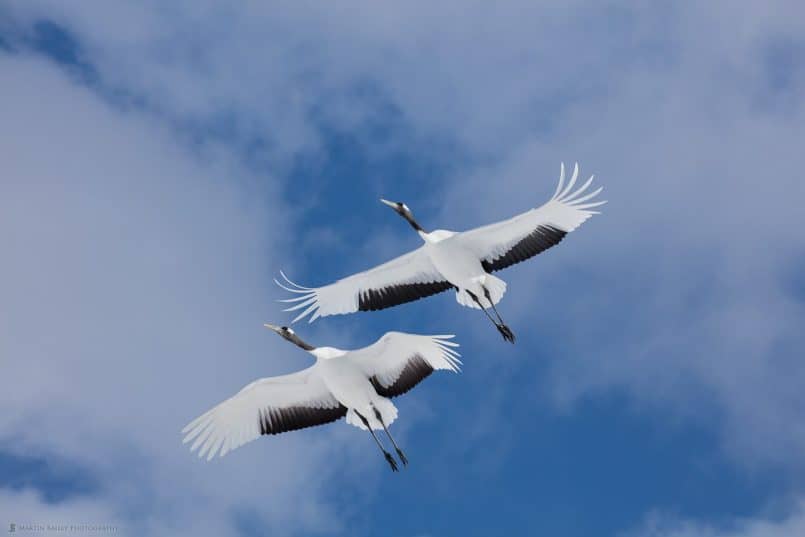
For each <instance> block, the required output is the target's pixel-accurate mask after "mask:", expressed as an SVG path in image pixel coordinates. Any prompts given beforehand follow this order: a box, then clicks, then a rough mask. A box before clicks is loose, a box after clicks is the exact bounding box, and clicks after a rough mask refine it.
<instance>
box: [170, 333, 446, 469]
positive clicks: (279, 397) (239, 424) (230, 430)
mask: <svg viewBox="0 0 805 537" xmlns="http://www.w3.org/2000/svg"><path fill="white" fill-rule="evenodd" d="M266 327H268V328H270V329H271V330H274V331H275V332H277V333H278V334H279V335H280V336H282V337H283V338H284V339H286V340H288V341H291V342H292V343H294V344H295V345H297V346H299V347H301V348H302V349H304V350H305V351H307V352H309V353H310V354H311V355H313V356H314V357H315V359H316V362H315V363H314V364H313V365H312V366H310V367H308V368H307V369H303V370H301V371H298V372H296V373H291V374H290V375H282V376H279V377H268V378H264V379H260V380H257V381H255V382H252V383H251V384H249V385H248V386H246V387H244V388H243V389H242V390H241V391H240V392H238V393H237V394H236V395H234V396H233V397H231V398H229V399H227V400H226V401H224V402H223V403H221V404H219V405H217V406H216V407H214V408H212V409H210V410H209V411H207V412H206V413H204V414H202V415H201V416H199V417H198V418H196V419H195V420H193V421H191V422H190V423H189V424H188V425H187V426H186V427H185V428H184V429H183V430H182V432H183V433H184V434H185V437H184V442H185V443H187V442H191V441H192V442H193V444H192V446H191V451H196V450H198V454H199V457H202V456H206V457H207V459H208V460H209V459H211V458H212V457H214V456H215V455H216V454H220V456H223V455H225V454H226V453H227V452H228V451H230V450H232V449H235V448H237V447H240V446H241V445H243V444H245V443H247V442H250V441H252V440H254V439H256V438H257V437H259V436H260V435H266V434H279V433H283V432H287V431H292V430H296V429H302V428H305V427H312V426H315V425H322V424H325V423H329V422H332V421H336V420H338V419H340V418H343V417H346V421H347V423H349V424H350V425H354V426H356V427H359V428H361V429H363V430H368V431H370V432H371V434H372V437H373V438H374V440H375V442H377V445H378V446H379V447H380V449H381V451H382V452H383V455H384V457H385V458H386V460H387V461H388V463H389V465H391V467H392V469H393V470H395V471H396V470H397V464H396V462H395V461H394V459H393V457H392V456H391V454H390V453H389V452H388V451H386V450H385V448H384V447H383V445H382V444H381V443H380V440H379V439H378V438H377V436H376V435H375V430H381V429H382V430H383V431H385V433H386V434H387V435H388V438H389V440H390V441H391V443H392V445H393V446H394V448H395V450H396V451H397V455H398V457H399V458H400V460H401V461H402V463H403V464H408V460H407V459H406V457H405V455H404V454H403V452H402V450H400V448H399V447H398V446H397V444H396V443H395V442H394V439H393V438H392V436H391V434H390V433H389V431H388V426H389V425H391V424H392V423H393V422H394V421H395V420H396V419H397V407H396V406H395V405H394V403H392V402H391V397H395V396H398V395H402V394H403V393H405V392H407V391H408V390H410V389H411V388H413V387H414V386H415V385H416V384H418V383H419V382H421V381H422V380H423V379H424V378H426V377H427V376H429V375H430V374H431V373H432V372H433V371H435V370H437V369H446V370H449V371H453V372H458V370H459V365H460V364H461V361H460V360H459V354H458V353H457V352H456V351H455V350H454V348H455V347H457V346H458V344H456V343H453V342H451V341H449V340H450V339H452V337H453V336H451V335H443V336H421V335H416V334H405V333H402V332H389V333H387V334H385V335H384V336H383V337H381V338H380V339H379V340H378V341H377V342H375V343H374V344H372V345H370V346H368V347H364V348H362V349H356V350H351V351H348V350H342V349H337V348H335V347H313V346H311V345H309V344H307V343H305V342H304V341H302V340H301V339H300V338H299V336H297V335H296V333H295V332H294V331H293V330H291V329H290V328H288V327H286V326H283V327H278V326H274V325H268V324H267V325H266Z"/></svg>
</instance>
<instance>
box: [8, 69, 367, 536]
mask: <svg viewBox="0 0 805 537" xmlns="http://www.w3.org/2000/svg"><path fill="white" fill-rule="evenodd" d="M0 70H2V72H3V73H4V74H5V75H6V76H5V77H4V78H5V83H4V98H3V99H2V100H0V115H1V116H2V117H3V122H2V126H0V147H2V159H1V160H2V162H3V178H2V182H1V183H0V185H1V187H2V188H1V189H0V191H1V194H0V227H2V228H3V229H4V230H5V232H4V233H3V234H2V237H0V249H2V252H3V263H2V264H0V296H2V303H3V308H2V309H1V310H0V355H2V357H3V369H4V371H6V376H5V377H6V378H7V379H8V380H9V382H7V385H6V387H5V388H4V389H3V391H2V393H1V394H0V406H2V407H3V408H13V409H14V412H5V413H3V415H2V417H0V440H1V441H2V444H0V445H2V447H3V449H4V450H10V451H12V452H15V453H17V454H25V455H30V454H39V455H44V456H56V457H59V458H60V459H63V460H66V461H67V462H68V463H70V464H77V465H79V466H81V467H84V468H87V469H88V471H90V472H92V473H93V474H97V475H96V477H97V481H98V482H99V483H100V485H99V486H100V487H101V489H100V490H99V491H98V495H99V496H100V497H102V498H103V500H95V499H90V500H86V502H83V501H80V502H76V503H75V504H74V505H76V506H78V507H80V508H81V509H79V511H80V512H83V508H84V506H90V507H92V509H96V510H95V511H93V510H90V511H87V512H89V513H90V514H92V513H97V514H98V516H99V517H100V516H101V515H103V517H113V519H112V520H95V522H110V523H111V522H119V523H121V524H125V525H126V526H127V527H130V526H131V525H132V524H134V522H133V521H134V520H138V521H139V522H137V524H138V525H137V527H136V528H134V530H136V532H137V533H143V534H144V533H165V532H166V531H168V530H167V529H166V528H173V530H175V532H180V533H192V534H197V535H204V534H214V535H222V534H223V535H225V534H234V533H235V529H234V523H233V517H234V516H235V515H236V513H242V512H247V513H248V512H250V511H251V510H253V511H254V512H255V513H257V514H258V515H257V516H258V519H262V522H263V523H264V524H265V525H266V527H267V528H268V529H270V530H271V531H272V532H274V534H281V533H283V532H287V533H293V532H295V531H297V530H299V529H305V530H310V531H313V530H327V531H328V532H329V531H333V530H335V529H337V528H339V527H340V525H341V524H342V516H343V515H339V516H336V515H335V514H334V512H333V510H332V509H333V508H334V504H332V503H331V502H330V501H329V500H327V499H326V498H327V494H326V486H327V483H328V482H329V481H328V480H329V478H330V477H331V476H332V475H333V474H334V473H337V472H340V470H338V469H337V468H333V467H332V466H331V464H330V462H331V461H332V459H333V458H334V457H338V458H339V459H341V460H344V461H345V463H348V461H350V460H351V457H352V456H356V455H359V454H362V453H364V452H363V451H361V450H362V448H363V447H365V448H366V449H367V451H368V449H369V448H371V447H372V446H371V445H369V444H368V443H367V444H366V445H365V446H364V445H363V444H361V443H355V442H353V440H354V438H355V437H354V436H352V435H349V433H350V432H352V431H348V430H347V429H346V428H345V427H344V426H343V425H341V426H340V427H338V426H334V427H332V428H329V429H328V430H318V431H313V432H312V433H313V434H309V433H306V432H303V433H299V434H296V435H289V436H288V437H285V438H283V439H282V440H281V441H278V442H270V441H263V442H255V443H253V444H251V445H248V446H246V447H244V448H242V449H241V450H239V451H238V453H237V456H233V457H227V458H224V459H221V460H219V461H217V462H215V463H213V464H203V463H200V462H199V461H198V460H197V459H196V458H195V457H193V456H191V455H190V453H189V452H188V449H187V446H183V445H182V444H181V441H180V435H179V429H180V428H181V427H182V426H183V425H184V424H185V423H186V422H187V421H189V420H190V419H191V418H193V417H195V416H196V415H198V414H200V413H201V412H202V411H203V410H205V409H206V408H208V407H210V406H212V405H213V404H215V403H217V402H219V401H220V400H222V399H223V398H225V397H228V396H229V395H231V394H232V393H234V392H235V391H236V390H238V389H239V388H240V387H241V386H243V385H244V384H246V383H247V382H250V381H251V380H253V379H254V378H257V377H259V376H265V375H267V374H271V373H276V374H279V373H284V372H287V371H291V370H293V369H295V368H298V367H300V366H301V365H306V364H307V361H306V360H305V359H304V357H302V356H300V355H299V354H298V353H293V351H292V349H291V348H289V347H288V346H287V345H286V344H284V343H283V342H282V341H281V340H280V339H279V338H276V337H272V334H270V333H269V332H267V331H265V330H264V329H263V328H262V326H261V325H262V322H264V321H267V320H270V319H272V318H274V317H275V316H276V314H277V313H276V311H275V310H274V308H273V306H272V301H271V298H273V297H274V294H273V293H274V291H273V289H272V288H271V285H272V284H271V283H270V278H269V275H270V274H273V273H274V272H275V271H276V265H275V264H274V263H275V261H274V259H275V258H274V256H279V255H280V254H281V252H282V250H281V249H279V247H278V245H277V244H276V243H275V242H274V240H273V236H274V235H275V230H277V229H280V228H281V227H282V225H283V224H284V222H286V221H287V219H288V218H289V217H290V214H289V213H288V212H287V211H286V210H285V209H284V208H283V205H282V203H281V202H274V201H272V199H273V197H274V195H275V194H276V187H277V185H276V184H275V183H274V182H271V183H258V182H257V177H256V176H254V175H252V174H250V173H249V172H248V171H246V170H244V169H243V168H242V167H240V166H238V165H237V163H236V162H235V160H234V159H233V158H231V157H229V158H227V153H226V152H222V151H210V152H203V153H201V154H197V153H194V154H191V153H189V152H188V151H187V150H185V149H182V148H181V147H180V146H179V145H177V144H176V142H175V141H174V139H173V138H172V137H171V136H170V133H169V131H167V130H166V129H164V128H162V127H161V126H160V125H159V124H157V123H155V122H153V121H151V120H144V119H141V118H140V117H138V116H134V115H131V114H126V113H121V112H118V111H115V110H114V109H112V108H109V107H108V106H105V105H104V104H102V103H101V102H100V101H99V100H98V99H97V98H96V97H95V96H94V95H93V94H92V93H91V92H90V91H88V90H87V89H85V88H82V87H80V86H78V85H76V84H74V83H73V82H71V81H70V80H68V79H67V78H66V77H65V76H64V75H62V74H60V73H59V72H58V70H57V69H56V68H54V67H53V66H51V65H49V64H47V63H45V62H43V61H40V60H34V59H30V58H25V57H10V56H2V57H0ZM311 339H314V340H315V337H314V336H313V335H312V334H311ZM347 438H349V440H346V439H347ZM381 462H382V461H381ZM364 472H371V466H367V465H361V466H360V467H359V468H357V469H356V470H355V472H354V473H355V474H357V475H359V476H361V478H364V479H365V478H367V477H368V482H369V483H371V481H372V479H371V476H367V475H365V474H364ZM7 494H9V495H12V493H11V492H8V493H7ZM25 494H27V493H25ZM23 496H24V495H23ZM29 500H30V495H28V496H24V497H20V498H16V499H15V500H14V502H13V503H11V504H10V505H20V502H22V503H25V502H28V501H29ZM70 505H73V504H70ZM41 507H42V509H43V511H42V512H43V513H44V514H47V513H48V512H50V513H51V514H52V515H53V518H57V517H58V516H60V515H61V514H62V513H64V512H65V511H64V510H65V509H67V507H65V506H62V505H55V506H51V507H48V506H41ZM46 508H47V509H51V511H47V509H46ZM26 512H27V511H26ZM144 514H146V515H147V516H144ZM11 515H13V517H14V518H16V517H17V515H14V514H13V513H11ZM20 516H22V514H20ZM168 532H169V533H171V531H168Z"/></svg>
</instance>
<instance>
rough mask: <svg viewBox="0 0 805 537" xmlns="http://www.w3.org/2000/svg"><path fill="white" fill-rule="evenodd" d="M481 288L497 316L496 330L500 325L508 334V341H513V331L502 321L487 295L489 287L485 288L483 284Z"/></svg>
mask: <svg viewBox="0 0 805 537" xmlns="http://www.w3.org/2000/svg"><path fill="white" fill-rule="evenodd" d="M483 288H484V296H485V297H486V299H487V300H488V301H489V304H490V305H491V306H492V311H494V312H495V316H496V317H497V318H498V322H499V324H498V330H500V329H501V327H502V328H503V330H505V331H506V332H507V333H508V334H509V338H510V339H508V341H511V342H512V343H514V339H515V337H514V332H512V331H511V328H509V327H508V326H507V325H506V323H504V322H503V317H501V316H500V313H498V309H497V308H496V307H495V303H494V302H492V297H491V296H490V295H489V289H487V288H486V286H483ZM501 333H502V332H501ZM503 337H504V338H505V337H506V336H503Z"/></svg>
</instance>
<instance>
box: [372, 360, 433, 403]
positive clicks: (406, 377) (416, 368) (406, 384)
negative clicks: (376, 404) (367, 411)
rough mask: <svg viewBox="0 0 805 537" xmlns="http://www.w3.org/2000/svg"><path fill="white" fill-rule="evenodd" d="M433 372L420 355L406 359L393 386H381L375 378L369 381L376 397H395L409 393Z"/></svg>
mask: <svg viewBox="0 0 805 537" xmlns="http://www.w3.org/2000/svg"><path fill="white" fill-rule="evenodd" d="M433 371H434V369H433V367H432V366H431V365H430V364H429V363H428V362H427V361H426V360H425V359H424V358H423V357H422V356H421V355H420V354H415V355H413V356H412V357H411V358H409V359H408V362H407V363H406V364H405V367H403V369H402V371H400V376H399V377H397V380H395V381H394V383H393V384H391V385H389V386H383V385H382V384H380V381H378V380H377V378H376V377H372V378H371V379H370V380H371V382H372V385H373V386H374V387H375V391H376V392H377V394H378V395H381V396H383V397H396V396H398V395H402V394H404V393H407V392H409V391H410V390H411V388H413V387H414V386H416V385H417V384H419V383H420V382H422V381H423V380H425V379H426V378H428V377H429V376H430V375H431V373H433Z"/></svg>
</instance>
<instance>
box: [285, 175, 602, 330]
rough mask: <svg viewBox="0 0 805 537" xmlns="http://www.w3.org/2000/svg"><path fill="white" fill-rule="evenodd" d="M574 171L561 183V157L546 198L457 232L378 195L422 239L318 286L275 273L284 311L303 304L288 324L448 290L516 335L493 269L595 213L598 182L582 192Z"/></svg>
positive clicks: (553, 241)
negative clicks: (429, 225)
mask: <svg viewBox="0 0 805 537" xmlns="http://www.w3.org/2000/svg"><path fill="white" fill-rule="evenodd" d="M578 175H579V166H578V163H577V164H576V165H575V166H574V168H573V174H572V176H571V177H570V180H569V181H568V182H567V184H565V166H564V163H563V164H562V165H561V168H560V174H559V184H558V186H557V187H556V191H555V193H554V195H553V196H552V197H551V199H550V200H548V202H546V203H545V204H543V205H542V206H540V207H537V208H535V209H531V210H529V211H526V212H524V213H522V214H519V215H517V216H515V217H513V218H510V219H508V220H503V221H501V222H495V223H494V224H489V225H486V226H482V227H478V228H475V229H470V230H468V231H462V232H455V231H448V230H444V229H437V230H434V231H431V232H428V231H426V230H425V229H424V228H423V227H422V226H420V225H419V223H418V222H417V221H416V220H415V219H414V215H413V213H412V212H411V209H409V208H408V206H407V205H406V204H405V203H401V202H392V201H388V200H385V199H381V200H380V201H381V202H382V203H384V204H385V205H387V206H389V207H391V208H392V209H393V210H394V211H395V212H396V213H397V214H399V215H400V216H401V217H403V218H404V219H405V220H406V221H408V223H409V224H410V225H411V227H413V228H414V230H415V231H416V232H417V233H418V234H419V236H420V237H421V238H422V240H423V241H424V244H423V245H422V246H420V247H419V248H417V249H416V250H414V251H412V252H409V253H407V254H404V255H402V256H400V257H397V258H395V259H392V260H391V261H389V262H387V263H384V264H382V265H379V266H377V267H374V268H371V269H369V270H366V271H364V272H359V273H357V274H353V275H352V276H348V277H346V278H343V279H340V280H338V281H336V282H334V283H331V284H329V285H324V286H322V287H304V286H302V285H299V284H296V283H294V282H293V281H291V280H290V279H289V278H288V277H287V276H286V275H285V273H284V272H282V271H280V274H281V276H282V278H283V279H284V280H285V283H284V284H283V283H280V282H279V281H278V280H277V279H276V278H275V279H274V281H275V283H276V284H277V285H279V286H280V287H282V288H283V289H285V290H286V291H289V292H291V293H293V294H294V295H297V296H294V297H292V298H286V299H282V300H281V302H286V303H290V306H289V307H288V308H286V309H285V311H296V310H300V309H303V308H304V309H303V311H302V312H301V313H299V314H298V315H297V316H296V318H295V319H294V320H293V322H294V323H295V322H297V321H299V320H300V319H302V318H305V317H307V316H309V322H313V321H314V320H316V319H317V318H319V317H324V316H327V315H337V314H345V313H353V312H356V311H373V310H381V309H384V308H389V307H392V306H397V305H399V304H404V303H406V302H411V301H413V300H418V299H420V298H424V297H427V296H430V295H434V294H437V293H441V292H443V291H446V290H448V289H454V290H455V292H456V300H457V301H458V303H459V304H461V305H462V306H467V307H470V308H475V309H480V310H482V311H483V312H484V313H485V314H486V316H487V317H488V318H489V320H490V321H491V322H492V324H494V325H495V327H496V328H497V329H498V331H499V332H500V334H501V335H502V336H503V339H504V340H506V341H509V342H511V343H514V340H515V336H514V333H513V332H512V330H511V329H510V328H509V327H508V326H507V325H506V323H504V322H503V318H502V317H501V315H500V313H499V312H498V310H497V306H496V305H497V303H498V302H499V301H500V299H501V298H503V294H504V293H505V292H506V282H505V281H503V280H502V279H500V278H498V277H497V276H494V275H493V274H492V272H497V271H499V270H502V269H504V268H507V267H509V266H511V265H514V264H515V263H519V262H521V261H525V260H526V259H529V258H531V257H533V256H535V255H537V254H539V253H541V252H544V251H545V250H547V249H548V248H550V247H552V246H555V245H557V244H559V243H560V242H561V241H562V239H564V238H565V236H566V235H567V234H568V233H570V232H571V231H573V230H575V229H576V228H577V227H579V226H580V225H581V224H582V223H583V222H584V221H586V220H587V219H588V218H590V217H591V216H592V215H594V214H598V212H597V211H593V210H591V209H593V208H595V207H598V206H600V205H603V204H604V203H606V201H597V200H595V197H596V196H598V194H599V193H600V192H601V190H603V187H599V188H598V189H596V190H593V191H591V192H589V193H586V192H587V189H588V188H589V186H590V185H591V184H592V182H593V178H594V177H595V176H591V177H590V178H589V179H588V180H587V181H586V182H585V183H584V184H583V185H582V186H581V187H579V188H577V189H576V190H573V187H574V186H575V185H576V180H577V178H578ZM490 309H491V310H492V312H493V313H494V317H493V314H492V313H490V312H489V310H490Z"/></svg>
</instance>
